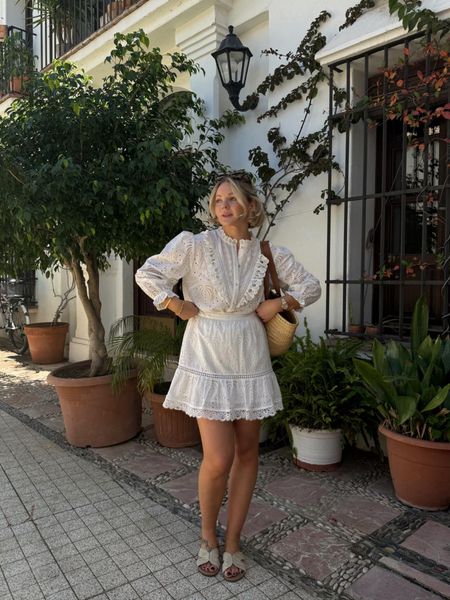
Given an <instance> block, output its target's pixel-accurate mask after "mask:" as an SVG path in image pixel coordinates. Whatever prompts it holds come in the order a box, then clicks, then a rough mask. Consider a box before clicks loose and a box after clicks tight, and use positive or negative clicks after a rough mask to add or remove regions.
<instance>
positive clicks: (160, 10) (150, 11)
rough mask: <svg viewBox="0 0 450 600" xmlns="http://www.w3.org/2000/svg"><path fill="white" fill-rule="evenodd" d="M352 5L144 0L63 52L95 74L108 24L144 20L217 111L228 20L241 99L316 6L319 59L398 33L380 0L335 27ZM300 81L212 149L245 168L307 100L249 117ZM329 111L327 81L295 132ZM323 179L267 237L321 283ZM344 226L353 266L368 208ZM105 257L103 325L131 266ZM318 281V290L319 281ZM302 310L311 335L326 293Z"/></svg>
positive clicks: (440, 5)
mask: <svg viewBox="0 0 450 600" xmlns="http://www.w3.org/2000/svg"><path fill="white" fill-rule="evenodd" d="M2 2H3V3H4V0H0V18H1V17H2V13H1V10H2V6H3V4H2ZM354 4H355V1H354V0H340V1H339V2H333V3H331V4H330V3H329V2H326V1H325V0H317V1H316V2H306V1H303V2H292V0H262V1H260V2H248V0H217V1H214V0H148V1H147V2H145V3H143V4H142V5H140V6H138V8H137V9H136V10H131V11H128V12H127V14H126V15H125V16H124V17H123V18H122V19H121V20H119V21H118V22H117V23H113V24H111V26H110V27H109V28H108V29H107V30H106V31H104V32H103V33H100V34H97V35H95V36H94V38H93V39H92V40H91V41H89V43H86V44H84V45H83V46H82V47H81V48H79V49H76V50H75V51H74V52H72V53H71V54H70V57H69V58H70V60H73V61H74V62H77V63H78V64H79V65H80V66H83V67H84V68H85V69H86V70H87V71H88V72H89V73H90V74H91V75H93V76H94V78H96V79H97V80H100V78H101V77H102V76H103V75H105V74H106V72H107V68H108V67H107V66H106V65H104V63H103V60H104V57H105V56H106V55H107V53H108V52H109V50H110V48H111V43H112V42H111V41H112V38H113V34H114V32H116V31H122V32H125V31H132V30H135V29H137V28H139V27H143V28H144V30H145V31H147V32H148V33H149V35H150V39H151V41H152V43H153V44H154V45H158V46H160V47H161V49H162V50H163V51H169V50H173V49H180V50H182V51H183V52H185V53H187V54H188V55H189V56H191V57H192V58H194V59H195V60H197V61H198V62H199V64H200V65H201V66H202V67H203V68H204V69H205V71H206V75H205V76H203V75H197V76H195V77H193V78H192V79H191V80H190V81H180V82H178V86H179V89H180V88H181V89H183V88H185V89H192V90H193V91H194V92H196V93H197V94H198V95H199V96H200V97H202V98H203V99H204V101H205V105H206V108H207V111H208V113H209V115H210V116H217V115H219V114H221V112H222V111H223V110H225V109H227V108H231V105H230V104H229V100H228V98H227V95H226V92H225V91H224V90H223V89H222V87H221V86H220V84H219V81H218V76H217V73H216V69H215V64H214V61H213V59H212V57H211V56H210V54H211V52H212V51H213V50H215V49H216V48H217V46H218V45H219V43H220V41H221V40H222V39H223V37H224V36H225V35H226V33H227V26H228V25H230V24H231V25H234V27H235V33H237V35H238V36H239V37H240V39H241V41H242V43H243V44H245V45H247V46H249V47H250V49H251V51H252V52H253V55H254V58H253V60H252V62H251V65H250V71H249V76H248V82H247V86H246V88H245V90H244V91H243V92H242V93H241V98H244V97H245V95H246V94H247V93H250V92H252V91H253V90H254V89H255V88H256V86H257V84H258V83H259V82H260V81H262V80H263V79H264V77H265V76H266V75H267V74H268V73H269V72H271V71H272V70H273V69H274V68H275V67H276V66H278V64H280V63H279V61H278V60H277V59H276V58H274V57H272V56H270V57H266V56H261V51H262V50H263V49H265V48H276V49H278V50H279V51H280V52H288V51H293V50H295V48H296V47H297V46H298V44H299V42H300V41H301V39H302V38H303V36H304V34H305V33H306V31H307V29H308V27H309V25H310V23H311V21H313V19H315V18H316V17H317V16H318V14H319V13H320V11H321V10H328V11H330V12H331V13H332V18H331V19H330V20H329V21H327V22H326V23H325V24H324V25H323V26H322V28H321V31H322V32H323V33H324V34H325V35H326V36H327V40H328V43H327V46H326V47H325V48H324V49H323V50H322V51H321V52H320V53H319V58H320V60H321V61H322V63H323V64H324V65H326V64H329V63H330V62H332V61H334V60H337V59H342V58H344V57H350V56H352V55H355V54H357V53H358V52H361V51H363V50H366V49H369V48H373V47H375V46H376V45H379V44H381V43H385V42H387V41H389V40H392V39H398V38H399V37H400V36H402V35H404V32H403V30H402V29H401V26H400V25H399V22H398V20H397V18H396V17H389V15H388V10H387V2H386V1H381V2H378V4H377V8H376V9H374V10H372V11H370V12H369V13H366V14H365V15H364V16H363V17H362V18H361V19H359V20H358V21H357V22H356V23H355V25H353V27H351V28H349V29H346V30H344V31H342V32H338V26H339V25H340V24H341V23H342V22H343V21H344V20H345V11H346V9H347V8H349V7H350V6H353V5H354ZM423 5H424V6H425V7H429V8H431V9H432V10H435V11H437V12H438V13H440V14H442V15H443V16H444V15H448V14H449V13H450V6H449V2H448V0H425V1H424V3H423ZM8 6H9V0H8ZM14 10H15V9H14ZM16 12H17V11H16ZM11 14H12V13H11ZM360 78H361V72H360V71H358V69H354V71H353V72H352V84H353V85H355V86H357V85H358V80H359V79H360ZM298 83H299V80H298V78H295V79H293V80H292V81H291V82H286V83H285V84H284V85H283V86H280V87H279V88H277V89H276V90H275V91H274V92H273V93H272V94H270V95H268V96H267V97H263V98H261V99H260V103H259V106H258V107H257V109H256V110H255V111H249V112H247V113H246V114H245V118H246V123H245V125H243V126H241V127H235V128H233V129H232V130H230V131H229V132H228V134H227V137H226V140H225V142H224V144H223V146H222V147H221V150H220V157H221V159H222V160H223V161H224V162H225V163H228V164H229V165H230V166H231V167H233V168H249V162H248V150H249V149H250V148H251V147H254V146H255V145H258V144H260V145H261V146H262V147H263V148H264V149H266V150H268V149H269V148H268V145H267V142H266V137H265V134H266V132H267V130H268V129H269V127H273V126H278V125H279V126H280V128H281V133H282V134H283V135H285V136H286V137H287V138H288V139H291V138H292V136H294V135H295V134H296V132H297V131H298V126H299V123H300V122H301V120H302V117H303V110H304V108H305V107H304V105H302V104H301V103H298V102H297V103H295V104H294V105H292V106H291V107H290V108H289V109H288V110H286V111H282V112H280V113H279V116H278V117H277V118H275V119H269V120H265V121H263V122H262V123H261V124H257V123H256V118H257V116H258V115H259V114H261V113H262V112H264V111H265V110H266V109H267V107H269V106H271V105H273V104H275V103H276V102H277V101H278V100H279V99H280V98H281V97H282V96H283V95H285V94H286V93H287V92H288V91H289V90H290V89H291V88H292V87H293V86H294V85H295V86H296V85H298ZM327 110H328V89H327V86H326V85H325V84H324V85H323V86H322V88H321V91H320V93H319V95H318V96H317V97H316V99H315V100H314V104H313V111H312V113H311V115H310V116H309V118H308V120H307V123H306V127H305V129H304V132H303V133H304V134H305V133H308V132H310V131H314V130H316V129H318V128H319V127H320V126H321V125H322V124H323V122H324V119H325V118H326V113H327ZM368 135H369V155H368V169H367V186H368V190H370V189H373V186H374V177H375V174H374V171H373V164H374V162H375V161H374V154H373V153H374V147H375V143H374V132H370V131H369V134H368ZM361 136H362V131H361V130H360V129H358V128H357V127H355V128H354V131H353V134H352V139H351V145H350V155H351V165H352V167H351V168H352V172H351V173H350V180H351V184H350V185H351V187H352V189H353V190H354V189H357V188H358V187H360V186H361V173H362V164H361V161H362V157H361V153H360V152H359V148H360V147H361ZM334 152H335V154H336V158H337V160H338V162H340V163H341V164H342V163H343V159H344V152H345V148H344V145H343V141H342V140H339V141H338V143H337V144H336V145H335V147H334ZM339 177H340V176H339V175H335V176H334V179H333V185H334V186H335V189H338V188H339V185H340V181H339ZM326 187H327V177H326V176H325V175H323V176H321V177H317V178H310V179H309V180H308V181H306V182H305V184H304V185H303V186H302V188H301V189H300V190H299V192H298V193H297V194H296V196H295V197H294V198H293V199H292V201H291V202H290V204H289V205H288V206H287V207H286V208H285V210H284V212H283V213H282V214H281V215H280V216H279V218H278V219H277V224H276V227H274V228H273V229H272V230H271V232H270V236H269V239H271V240H272V241H273V242H274V243H275V244H279V245H284V246H287V247H289V248H290V249H291V250H292V251H293V252H294V254H295V256H296V257H297V258H298V259H299V260H300V261H301V262H303V263H304V265H305V267H306V268H307V269H308V270H309V271H311V272H313V273H314V274H315V275H317V276H318V277H319V279H320V280H321V281H322V282H324V280H325V277H326V240H327V237H326V236H327V224H326V212H325V211H324V212H321V213H320V214H319V215H315V214H314V213H313V210H314V208H315V207H316V206H317V205H318V204H319V203H320V202H321V198H320V193H321V190H323V189H325V188H326ZM369 208H370V206H369ZM332 214H333V221H332V243H333V244H335V248H336V250H337V251H336V252H334V253H333V254H332V262H331V270H332V277H339V276H341V275H342V264H341V263H342V261H341V258H340V257H339V252H340V254H342V245H341V244H342V237H343V215H344V207H343V206H341V207H333V213H332ZM368 214H373V211H371V210H368ZM350 226H351V228H352V231H353V234H352V242H351V244H350V245H349V247H348V261H349V269H350V271H354V272H355V273H358V272H359V271H360V265H359V263H358V259H357V258H355V257H356V256H357V251H358V247H360V244H361V239H362V237H363V236H365V235H366V233H367V230H368V229H369V228H370V226H371V222H370V217H368V218H367V220H366V224H365V230H364V231H362V230H361V219H360V216H359V214H358V209H354V212H353V214H351V216H350ZM338 251H339V252H338ZM111 263H112V267H111V269H110V270H109V271H108V272H107V273H105V274H104V275H102V282H101V293H102V299H103V320H104V323H105V327H106V329H107V330H108V328H109V326H110V324H111V323H112V322H113V321H114V320H115V319H116V318H118V317H120V316H122V315H125V314H129V313H131V311H132V272H131V267H130V265H124V264H122V263H121V262H120V261H117V260H115V259H112V260H111ZM38 283H39V285H38V294H39V315H38V316H39V318H40V319H41V317H42V319H44V318H47V313H48V311H50V310H51V309H50V308H49V307H50V306H51V303H49V304H48V310H47V308H45V309H44V306H46V305H47V299H48V297H49V294H51V290H49V289H48V288H45V286H44V283H43V282H38ZM323 289H324V291H325V285H324V283H323ZM367 306H370V303H367ZM304 314H305V316H307V318H308V321H309V326H310V328H311V330H312V331H313V334H314V335H315V336H318V335H319V334H321V333H322V332H323V329H324V325H325V297H324V294H323V296H322V298H321V300H320V301H319V302H317V303H316V304H314V305H313V306H311V307H309V308H308V309H307V310H306V311H305V312H304ZM341 314H342V298H341V293H340V291H339V290H333V291H332V293H331V306H330V317H331V322H330V325H331V327H333V325H334V323H338V322H339V320H340V318H341ZM69 318H70V320H71V327H72V329H71V333H72V342H71V359H72V360H74V359H81V358H85V357H87V348H88V345H87V324H86V319H85V316H84V311H83V310H82V308H81V306H80V304H79V302H78V301H77V303H76V304H75V303H73V305H72V306H71V307H70V309H69Z"/></svg>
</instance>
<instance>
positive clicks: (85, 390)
mask: <svg viewBox="0 0 450 600" xmlns="http://www.w3.org/2000/svg"><path fill="white" fill-rule="evenodd" d="M76 366H79V367H80V368H86V369H87V368H88V366H89V361H83V362H81V363H76ZM73 368H74V365H67V366H64V367H60V368H59V369H56V370H55V371H53V372H52V373H50V374H49V376H48V377H47V381H48V383H49V384H50V385H53V386H55V388H56V393H57V394H58V399H59V403H60V405H61V412H62V415H63V419H64V426H65V429H66V438H67V441H68V442H69V443H70V444H72V445H74V446H78V447H81V448H85V447H87V446H91V447H93V448H101V447H102V446H112V445H114V444H120V443H121V442H125V441H127V440H129V439H130V438H132V437H134V436H135V435H137V434H138V433H139V432H140V430H141V421H142V401H141V397H140V395H139V394H138V391H137V384H136V373H133V374H132V376H131V377H130V378H129V379H128V381H127V383H126V385H125V387H124V389H123V390H122V391H121V392H120V393H119V394H115V393H113V391H112V387H111V379H112V376H111V375H103V376H101V377H65V375H66V374H67V373H68V370H69V369H73Z"/></svg>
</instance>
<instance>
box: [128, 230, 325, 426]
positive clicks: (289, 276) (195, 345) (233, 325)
mask: <svg viewBox="0 0 450 600" xmlns="http://www.w3.org/2000/svg"><path fill="white" fill-rule="evenodd" d="M272 254H273V257H274V262H275V266H276V268H277V273H278V276H279V279H280V284H281V286H282V287H283V288H284V289H285V291H288V292H289V294H290V295H291V296H293V297H295V298H296V299H297V300H298V301H299V303H300V304H301V305H302V306H307V305H308V304H311V303H312V302H314V301H315V300H317V299H318V298H319V296H320V284H319V282H318V280H317V279H316V277H314V276H313V275H311V274H310V273H308V272H307V271H306V270H305V269H304V267H303V265H301V264H300V263H298V262H296V260H295V259H294V257H293V255H292V253H291V252H290V251H289V250H287V249H286V248H281V247H277V246H272ZM267 263H268V260H267V259H266V258H265V256H263V255H262V254H261V251H260V243H259V241H258V240H257V239H255V238H253V239H251V240H240V241H239V249H238V246H237V241H236V240H234V239H232V238H230V237H229V236H227V235H226V234H225V232H224V231H223V229H221V228H220V229H217V230H213V231H204V232H202V233H199V234H196V235H193V234H192V233H188V232H182V233H180V234H179V235H178V236H177V237H176V238H174V239H173V240H172V241H171V242H169V243H168V244H167V246H166V247H165V248H164V250H163V251H162V252H161V253H160V254H157V255H155V256H152V257H150V258H149V259H147V261H146V262H145V264H144V265H143V266H142V267H141V268H140V269H139V270H138V271H137V273H136V282H137V283H138V285H139V286H140V287H141V288H142V289H143V290H144V291H145V292H146V293H147V294H148V295H149V296H150V297H151V298H153V302H154V304H155V306H156V307H157V308H158V309H162V308H163V304H164V302H165V300H166V299H167V298H168V297H171V296H174V295H175V294H174V292H173V291H172V288H173V286H174V285H175V284H176V283H177V281H178V280H179V279H181V278H182V279H183V293H184V298H185V299H186V300H190V301H191V302H193V303H194V304H195V305H196V306H197V307H198V308H199V311H200V312H199V314H198V315H197V316H195V317H193V318H191V319H189V321H188V324H187V327H186V331H185V334H184V337H183V344H182V348H181V353H180V358H179V363H178V368H177V370H176V372H175V375H174V378H173V381H172V383H171V386H170V390H169V393H168V394H167V396H166V400H165V402H164V406H165V407H166V408H175V409H179V410H183V411H185V412H186V413H187V414H189V415H191V416H193V417H202V418H207V419H216V420H217V419H218V420H236V419H263V418H265V417H267V416H270V415H273V414H275V412H276V411H277V410H279V409H280V408H282V402H281V394H280V389H279V386H278V382H277V380H276V377H275V374H274V372H273V370H272V364H271V360H270V356H269V351H268V345H267V337H266V333H265V328H264V325H263V323H262V321H261V320H260V319H259V317H258V316H257V315H256V313H255V309H256V308H257V306H258V304H259V303H260V302H261V301H262V300H263V299H264V275H265V272H266V268H267Z"/></svg>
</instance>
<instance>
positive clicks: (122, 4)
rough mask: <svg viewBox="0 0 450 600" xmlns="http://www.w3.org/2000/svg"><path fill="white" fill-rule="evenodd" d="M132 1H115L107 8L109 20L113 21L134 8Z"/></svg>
mask: <svg viewBox="0 0 450 600" xmlns="http://www.w3.org/2000/svg"><path fill="white" fill-rule="evenodd" d="M132 4H133V3H132V0H113V1H112V2H110V4H108V6H107V9H106V10H107V13H108V20H109V21H111V20H112V19H115V18H116V17H118V16H119V15H121V14H122V13H123V12H124V11H125V10H126V9H127V8H130V6H132Z"/></svg>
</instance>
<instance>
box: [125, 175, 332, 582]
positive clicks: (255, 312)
mask: <svg viewBox="0 0 450 600" xmlns="http://www.w3.org/2000/svg"><path fill="white" fill-rule="evenodd" d="M209 210H210V213H211V216H212V218H213V219H214V220H215V221H216V223H217V224H218V225H219V226H220V227H219V228H218V229H215V230H211V231H203V232H202V233H199V234H197V235H193V234H192V233H189V232H182V233H180V234H179V235H178V236H177V237H175V238H174V239H173V240H172V241H171V242H169V243H168V244H167V246H166V247H165V248H164V250H163V251H162V252H161V254H158V255H156V256H152V257H150V258H149V259H148V260H147V261H146V262H145V264H144V265H143V266H142V267H141V268H140V269H139V270H138V271H137V273H136V281H137V283H138V285H139V286H140V287H141V288H142V289H143V290H144V292H146V293H147V294H148V295H149V296H150V297H151V298H153V302H154V304H155V306H156V308H157V309H159V310H161V309H165V308H168V309H169V310H171V311H172V312H174V313H175V314H176V315H177V316H178V317H180V318H181V319H185V320H189V322H188V324H187V327H186V332H185V335H184V338H183V344H182V348H181V353H180V359H179V365H178V368H177V370H176V373H175V376H174V379H173V381H172V384H171V387H170V390H169V393H168V395H167V397H166V400H165V402H164V406H165V407H166V408H173V409H179V410H182V411H184V412H186V413H187V414H188V415H190V416H192V417H196V418H197V421H198V426H199V429H200V435H201V439H202V446H203V462H202V465H201V467H200V473H199V500H200V510H201V514H202V542H201V547H200V551H199V556H198V559H197V565H198V569H199V571H200V572H201V573H202V574H203V575H206V576H209V577H211V576H214V575H217V573H218V572H219V570H220V562H219V551H218V547H217V546H218V545H217V537H216V522H217V517H218V513H219V509H220V506H221V503H222V500H223V497H224V493H225V490H226V487H227V483H228V517H227V530H226V536H225V552H224V555H223V564H222V571H223V576H224V578H225V579H226V580H228V581H238V580H239V579H241V578H242V577H243V575H244V574H245V570H246V564H245V559H244V556H243V555H242V553H241V552H240V550H239V546H240V536H241V530H242V527H243V525H244V522H245V519H246V516H247V512H248V508H249V505H250V500H251V497H252V494H253V489H254V486H255V482H256V476H257V471H258V450H259V430H260V424H261V419H263V418H265V417H268V416H271V415H273V414H275V412H276V411H277V410H280V409H281V408H282V402H281V395H280V389H279V387H278V383H277V380H276V377H275V374H274V372H273V370H272V366H271V360H270V356H269V351H268V344H267V337H266V333H265V328H264V325H263V323H265V322H267V321H269V320H270V319H271V318H272V317H274V316H275V315H276V314H277V313H278V312H280V311H281V310H283V307H284V308H290V309H294V310H300V309H302V308H303V307H304V306H306V305H308V304H311V303H312V302H315V301H316V300H317V299H318V298H319V296H320V285H319V282H318V280H317V279H316V278H315V277H314V276H312V275H311V274H309V273H308V272H307V271H305V269H304V268H303V266H302V265H301V264H300V263H297V262H296V261H295V259H294V257H293V255H292V254H291V253H290V252H289V250H287V249H286V248H281V247H276V246H272V254H273V257H274V262H275V265H276V268H277V272H278V276H279V279H280V284H281V285H282V286H283V287H284V288H285V290H286V292H285V295H284V297H283V298H281V299H280V298H276V299H271V300H264V290H263V282H264V275H265V272H266V268H267V263H268V260H267V259H266V258H265V256H263V255H262V254H261V249H260V242H259V241H258V240H257V239H256V238H254V237H253V236H252V234H251V232H250V228H252V227H257V226H259V225H260V224H262V222H263V221H264V212H263V207H262V204H261V202H260V200H259V199H258V197H257V195H256V191H255V189H254V187H253V185H252V183H251V180H250V178H249V177H248V176H246V175H242V174H239V173H236V174H230V175H229V176H226V177H222V178H220V179H219V180H218V181H217V183H216V185H215V186H214V188H213V190H212V193H211V196H210V201H209ZM180 278H182V279H183V294H184V300H181V299H179V298H178V297H177V296H176V294H174V292H173V291H172V288H173V286H174V285H175V284H176V282H177V281H178V280H179V279H180Z"/></svg>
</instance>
